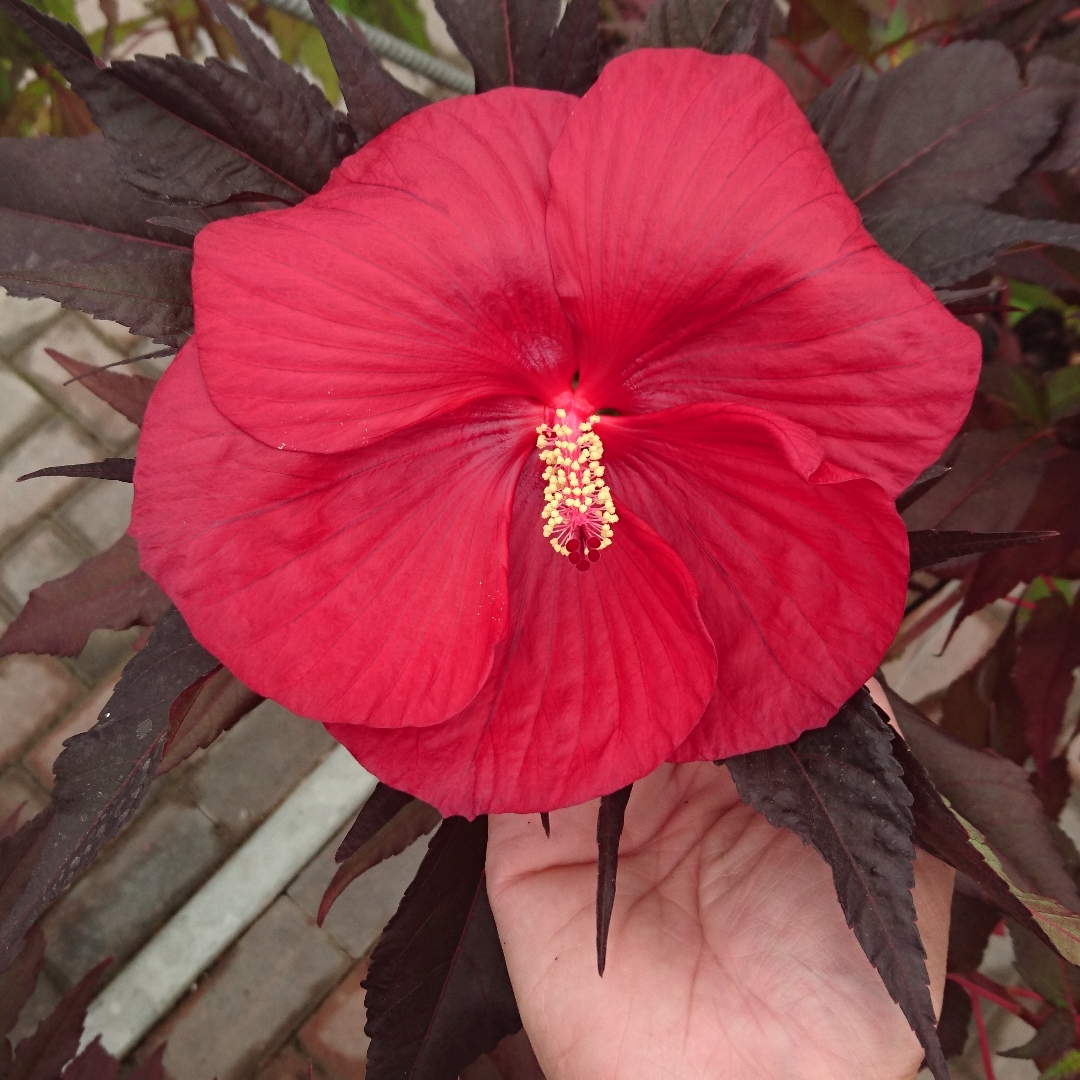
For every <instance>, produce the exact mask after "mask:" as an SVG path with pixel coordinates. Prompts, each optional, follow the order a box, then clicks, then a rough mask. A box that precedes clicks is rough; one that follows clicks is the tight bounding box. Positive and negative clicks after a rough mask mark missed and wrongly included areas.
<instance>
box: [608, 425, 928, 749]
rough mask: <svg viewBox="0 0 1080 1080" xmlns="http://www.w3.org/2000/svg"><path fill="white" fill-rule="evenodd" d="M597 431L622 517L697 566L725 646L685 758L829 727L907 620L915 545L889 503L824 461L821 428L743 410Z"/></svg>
mask: <svg viewBox="0 0 1080 1080" xmlns="http://www.w3.org/2000/svg"><path fill="white" fill-rule="evenodd" d="M597 431H598V433H599V434H600V435H601V437H602V438H603V440H604V446H605V449H606V451H607V452H606V455H605V459H604V460H605V461H606V462H608V469H607V475H606V479H607V481H608V483H609V485H610V487H611V491H612V495H613V496H614V499H615V506H616V509H617V510H618V512H619V514H620V516H621V515H622V514H623V513H624V512H625V510H626V509H628V508H629V509H632V510H634V511H635V512H636V513H638V514H640V515H641V516H642V517H644V518H645V519H646V520H647V521H649V522H650V523H651V524H652V525H653V527H654V528H655V529H656V530H657V532H659V533H660V535H661V536H662V537H664V539H665V540H667V541H668V543H669V544H671V545H672V547H674V548H675V550H676V551H677V552H678V553H679V555H680V556H681V557H682V559H683V560H684V561H685V563H686V565H687V566H688V567H690V570H691V572H692V573H693V575H694V578H695V579H696V581H697V583H698V585H699V586H700V587H701V614H702V617H703V618H704V620H705V625H706V626H707V627H708V629H709V633H710V634H711V635H712V639H713V641H714V642H715V644H716V655H717V677H716V693H715V694H714V696H713V698H712V701H711V702H710V703H709V707H708V709H707V710H706V712H705V716H704V718H703V720H702V723H701V724H700V725H699V727H698V728H697V729H696V730H695V731H694V732H693V733H692V734H691V735H690V737H689V739H688V740H687V741H686V743H685V744H684V745H683V746H682V747H680V748H679V749H678V750H677V751H676V753H675V754H674V755H673V760H678V761H700V760H709V759H716V758H721V757H728V756H729V755H731V754H742V753H746V752H748V751H750V750H759V749H762V748H764V747H769V746H776V745H779V744H781V743H787V742H790V741H791V740H792V739H794V738H795V737H796V736H798V735H799V734H800V733H801V732H803V731H806V730H807V729H809V728H814V727H820V726H821V725H822V724H824V723H826V721H828V719H829V718H830V717H831V716H832V715H833V714H834V713H835V712H836V710H837V709H838V708H839V707H840V705H841V704H843V702H844V701H846V700H847V699H848V698H849V697H850V696H851V694H852V693H853V692H854V691H855V690H856V689H857V688H858V687H859V686H861V685H862V684H863V683H864V682H865V681H866V679H867V678H869V676H870V675H871V674H872V673H873V671H874V669H875V668H876V667H877V665H878V664H879V663H880V661H881V658H882V656H883V655H884V653H885V650H886V649H887V648H888V647H889V644H890V642H891V641H892V639H893V636H894V634H895V632H896V628H897V626H898V625H899V623H900V619H901V617H902V615H903V610H904V598H905V595H906V590H907V576H908V574H907V569H908V554H907V534H906V532H905V530H904V526H903V523H902V522H901V521H900V518H899V516H898V515H897V513H896V510H895V509H894V507H893V504H892V501H891V499H890V498H889V497H888V495H886V494H885V492H884V491H883V490H882V489H881V488H880V487H878V485H877V484H875V483H873V482H872V481H870V480H866V479H862V478H858V477H852V476H851V474H850V473H847V472H846V471H845V470H842V469H839V468H838V467H836V466H834V465H832V464H830V463H829V462H828V461H826V460H824V458H823V456H822V452H821V448H820V446H819V445H818V443H817V441H816V439H815V438H814V436H813V434H812V433H811V432H810V431H808V430H807V429H805V428H800V427H799V426H798V425H796V424H793V423H791V422H790V421H788V420H784V419H783V418H781V417H777V416H774V415H770V414H768V413H764V412H763V411H762V410H759V409H753V408H749V407H747V406H743V405H686V406H682V407H679V408H674V409H670V410H667V411H665V412H662V413H656V414H653V415H650V416H643V417H616V418H611V419H607V418H605V419H604V421H603V422H602V424H598V425H597ZM614 528H615V530H616V531H615V536H616V540H617V539H618V536H619V530H620V528H621V524H616V525H615V526H614Z"/></svg>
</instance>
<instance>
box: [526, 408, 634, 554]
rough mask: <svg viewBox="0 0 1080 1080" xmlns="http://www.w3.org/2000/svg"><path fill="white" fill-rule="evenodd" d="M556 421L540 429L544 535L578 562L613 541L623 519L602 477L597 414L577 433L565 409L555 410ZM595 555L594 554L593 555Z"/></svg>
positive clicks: (559, 549)
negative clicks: (616, 525)
mask: <svg viewBox="0 0 1080 1080" xmlns="http://www.w3.org/2000/svg"><path fill="white" fill-rule="evenodd" d="M555 416H556V417H557V421H558V422H556V423H555V424H552V425H550V426H548V425H546V424H544V425H541V426H540V427H538V428H537V429H536V430H537V435H538V438H537V446H538V447H539V449H540V460H541V461H542V462H543V463H544V465H545V468H544V471H543V473H542V476H543V479H544V481H545V483H546V485H547V486H546V487H545V489H544V502H545V505H544V509H543V510H542V511H541V514H540V517H541V520H542V521H543V522H544V526H543V529H544V536H546V537H547V538H548V539H549V540H550V542H551V546H552V547H553V548H554V549H555V550H556V551H557V552H558V553H559V554H560V555H566V556H574V559H573V561H574V562H575V563H579V562H581V561H582V560H583V559H587V558H588V556H589V552H590V551H594V552H595V551H602V550H603V549H604V548H606V547H609V546H610V545H611V541H612V536H613V533H612V529H611V525H612V523H614V522H616V521H618V520H619V517H618V515H617V514H616V513H615V504H614V503H613V501H612V498H611V491H610V490H609V489H608V486H607V484H606V483H605V482H604V480H603V476H604V466H603V465H601V464H600V459H601V458H602V457H603V455H604V444H603V443H602V442H601V441H600V437H599V436H598V435H597V434H596V433H595V432H594V431H593V422H594V421H595V420H596V419H597V418H596V417H595V416H594V417H590V418H589V419H588V420H586V421H584V422H582V423H580V424H579V425H578V428H577V434H576V435H575V434H574V431H573V429H572V428H571V426H570V425H569V424H567V423H565V420H566V410H565V409H556V410H555ZM594 557H595V556H594Z"/></svg>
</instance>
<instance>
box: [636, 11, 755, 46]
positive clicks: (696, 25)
mask: <svg viewBox="0 0 1080 1080" xmlns="http://www.w3.org/2000/svg"><path fill="white" fill-rule="evenodd" d="M771 15H772V4H771V3H770V2H769V0H656V3H654V4H653V5H652V7H650V8H649V11H648V14H647V15H646V16H645V24H644V26H642V28H641V30H640V31H639V32H638V35H637V37H636V38H635V39H634V42H633V45H634V47H635V48H643V47H644V48H650V49H704V50H705V52H710V53H718V54H722V55H729V54H731V53H749V54H750V55H751V56H756V57H758V59H763V58H764V56H765V52H766V50H767V48H768V43H769V20H770V17H771Z"/></svg>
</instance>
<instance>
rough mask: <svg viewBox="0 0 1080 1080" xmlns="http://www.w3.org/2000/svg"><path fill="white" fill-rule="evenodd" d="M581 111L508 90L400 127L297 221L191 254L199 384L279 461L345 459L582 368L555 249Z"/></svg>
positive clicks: (234, 233)
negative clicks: (556, 184)
mask: <svg viewBox="0 0 1080 1080" xmlns="http://www.w3.org/2000/svg"><path fill="white" fill-rule="evenodd" d="M576 102H577V99H576V98H574V97H571V96H569V95H564V94H556V93H551V92H544V91H539V90H522V89H515V90H500V91H496V92H493V93H490V94H484V95H482V96H481V97H463V98H457V99H454V100H451V101H443V102H438V103H436V104H434V105H430V106H428V107H427V108H424V109H421V110H419V111H418V112H415V113H412V114H411V115H409V116H406V117H405V118H403V119H402V120H399V121H398V122H397V123H396V124H394V125H393V126H392V127H390V128H389V129H387V130H386V131H384V132H383V133H382V134H381V135H379V136H377V137H376V138H375V139H373V140H372V141H371V142H369V143H368V144H367V145H366V146H364V147H363V148H362V149H361V150H360V151H358V152H357V153H356V154H354V155H353V156H352V157H351V158H348V159H347V160H346V161H345V162H344V163H343V164H342V165H341V166H340V168H338V169H337V170H335V172H334V175H333V176H332V178H331V180H330V183H329V184H328V185H327V186H326V187H325V188H324V189H323V190H322V191H321V192H320V193H319V194H318V195H315V196H313V197H312V198H310V199H308V200H307V201H305V202H304V203H303V204H302V205H301V206H299V207H294V208H291V209H289V210H287V211H268V212H265V213H262V214H254V215H251V216H249V217H246V218H233V219H232V220H230V221H227V222H221V223H218V224H215V225H211V226H209V227H207V228H206V229H204V230H203V231H202V232H201V233H200V234H199V236H198V238H197V239H196V242H195V269H194V277H193V281H194V290H195V304H196V309H197V316H196V324H197V330H198V333H199V340H200V349H201V356H200V359H201V362H202V367H203V374H204V377H205V378H206V381H207V385H208V386H209V388H210V394H211V397H212V398H213V400H214V403H215V404H216V405H217V407H218V408H219V409H220V410H221V411H222V412H223V413H224V414H225V415H226V416H228V417H229V419H231V420H232V421H233V422H234V423H235V424H236V425H237V426H239V427H240V428H241V429H243V430H244V431H246V432H248V433H249V434H250V435H253V436H254V437H255V438H257V439H259V440H261V441H262V442H265V443H266V444H268V445H270V446H274V447H282V448H287V449H290V450H304V451H316V452H323V453H325V452H336V451H342V450H351V449H355V448H356V447H359V446H364V445H367V444H369V443H371V442H373V441H375V440H377V439H380V438H382V437H384V436H385V435H387V434H391V433H393V432H395V431H398V430H401V429H403V428H405V427H408V426H410V425H411V424H414V423H417V422H419V421H422V420H425V419H429V418H431V417H434V416H438V415H441V414H443V413H446V412H448V411H452V410H454V409H457V408H460V407H461V406H463V405H467V404H468V403H469V402H470V401H474V400H476V399H477V398H483V397H491V396H500V395H506V394H512V395H518V394H525V395H534V396H539V397H541V398H544V399H551V398H553V397H554V396H555V395H556V394H557V393H559V392H560V391H562V390H565V389H566V387H567V385H568V384H569V381H570V378H571V376H572V375H573V373H574V370H575V367H574V364H575V361H574V358H573V346H572V341H571V337H570V329H569V326H568V325H567V322H566V319H565V317H564V316H563V314H562V311H561V309H560V306H559V301H558V298H557V296H556V295H555V291H554V287H553V284H552V280H551V271H550V268H549V263H548V256H547V249H546V244H545V240H544V213H545V207H546V202H547V193H548V190H547V189H548V181H547V161H548V157H549V155H550V153H551V147H552V145H553V144H554V141H555V139H556V137H557V136H558V133H559V132H560V131H561V130H562V127H563V124H564V122H565V119H566V115H567V113H568V111H569V109H570V107H571V105H573V104H575V103H576Z"/></svg>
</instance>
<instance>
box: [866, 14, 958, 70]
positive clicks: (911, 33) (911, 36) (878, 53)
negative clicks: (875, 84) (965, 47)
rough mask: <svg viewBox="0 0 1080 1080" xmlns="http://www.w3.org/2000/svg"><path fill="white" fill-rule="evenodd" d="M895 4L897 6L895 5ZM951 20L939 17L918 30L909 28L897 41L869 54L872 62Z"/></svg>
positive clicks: (947, 23) (945, 24)
mask: <svg viewBox="0 0 1080 1080" xmlns="http://www.w3.org/2000/svg"><path fill="white" fill-rule="evenodd" d="M893 6H894V7H895V5H893ZM950 22H951V20H950V19H937V20H936V21H935V22H932V23H927V24H926V26H920V27H919V28H918V29H917V30H909V31H908V32H907V33H906V34H904V36H903V37H898V38H897V39H896V40H895V41H890V42H888V43H887V44H885V45H882V46H881V48H880V49H875V50H874V51H873V52H872V53H871V54H870V56H869V60H870V63H871V64H872V63H873V62H874V61H875V60H877V59H878V58H879V57H882V56H884V55H885V54H886V53H887V52H891V51H892V50H893V49H899V48H900V46H901V45H906V44H907V43H908V42H909V41H914V40H915V39H916V38H917V37H918V36H919V35H920V34H928V33H929V32H930V31H931V30H939V29H940V28H941V27H943V26H949V24H950Z"/></svg>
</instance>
